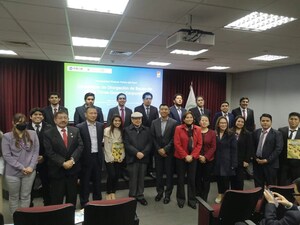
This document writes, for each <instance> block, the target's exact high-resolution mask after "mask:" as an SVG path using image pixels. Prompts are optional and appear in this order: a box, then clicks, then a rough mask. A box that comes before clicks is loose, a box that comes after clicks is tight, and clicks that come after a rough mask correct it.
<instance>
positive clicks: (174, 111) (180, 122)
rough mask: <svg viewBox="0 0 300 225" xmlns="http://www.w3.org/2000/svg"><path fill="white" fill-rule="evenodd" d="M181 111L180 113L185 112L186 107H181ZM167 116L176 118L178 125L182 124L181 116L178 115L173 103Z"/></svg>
mask: <svg viewBox="0 0 300 225" xmlns="http://www.w3.org/2000/svg"><path fill="white" fill-rule="evenodd" d="M181 113H182V115H184V114H185V113H186V109H185V108H183V107H181ZM169 116H170V117H171V118H172V119H174V120H176V121H177V124H178V125H179V124H182V118H180V117H179V114H178V111H177V109H176V107H175V106H174V105H173V106H171V107H170V115H169Z"/></svg>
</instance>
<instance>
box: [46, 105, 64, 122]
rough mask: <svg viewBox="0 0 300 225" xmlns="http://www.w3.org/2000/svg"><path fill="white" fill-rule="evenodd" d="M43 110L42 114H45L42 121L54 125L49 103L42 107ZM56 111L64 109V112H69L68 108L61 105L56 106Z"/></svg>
mask: <svg viewBox="0 0 300 225" xmlns="http://www.w3.org/2000/svg"><path fill="white" fill-rule="evenodd" d="M43 111H44V116H45V118H44V121H45V122H46V123H48V124H51V125H52V126H56V125H55V123H54V117H53V116H54V115H53V112H52V107H51V106H50V105H48V106H46V107H45V108H44V109H43ZM58 111H65V112H67V114H69V113H68V109H67V108H66V107H63V106H61V105H60V106H59V107H58Z"/></svg>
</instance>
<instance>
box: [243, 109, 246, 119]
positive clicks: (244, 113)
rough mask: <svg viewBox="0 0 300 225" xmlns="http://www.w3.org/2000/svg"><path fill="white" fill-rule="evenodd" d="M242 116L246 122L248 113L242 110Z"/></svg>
mask: <svg viewBox="0 0 300 225" xmlns="http://www.w3.org/2000/svg"><path fill="white" fill-rule="evenodd" d="M242 116H243V117H244V119H245V120H246V112H245V109H243V110H242Z"/></svg>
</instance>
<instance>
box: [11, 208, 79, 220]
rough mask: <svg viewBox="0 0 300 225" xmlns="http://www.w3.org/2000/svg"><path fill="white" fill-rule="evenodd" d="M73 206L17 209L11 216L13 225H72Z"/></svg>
mask: <svg viewBox="0 0 300 225" xmlns="http://www.w3.org/2000/svg"><path fill="white" fill-rule="evenodd" d="M74 214H75V208H74V206H73V204H61V205H50V206H37V207H32V208H19V209H17V210H16V211H15V212H14V214H13V219H14V225H74Z"/></svg>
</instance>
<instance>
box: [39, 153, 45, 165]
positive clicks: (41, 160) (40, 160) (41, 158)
mask: <svg viewBox="0 0 300 225" xmlns="http://www.w3.org/2000/svg"><path fill="white" fill-rule="evenodd" d="M43 162H44V156H42V155H39V156H38V164H41V163H43Z"/></svg>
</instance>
